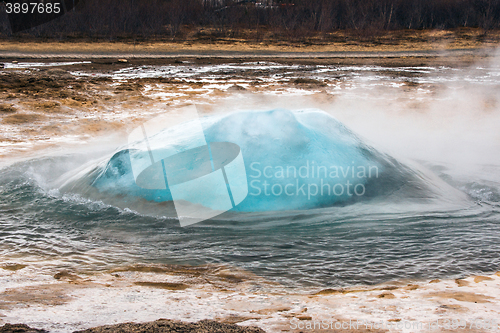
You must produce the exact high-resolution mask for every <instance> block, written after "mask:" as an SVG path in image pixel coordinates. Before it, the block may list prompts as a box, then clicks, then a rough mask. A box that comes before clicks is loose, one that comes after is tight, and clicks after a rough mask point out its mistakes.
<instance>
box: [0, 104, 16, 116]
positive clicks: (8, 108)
mask: <svg viewBox="0 0 500 333" xmlns="http://www.w3.org/2000/svg"><path fill="white" fill-rule="evenodd" d="M14 112H16V109H15V108H14V107H13V106H12V105H7V104H0V114H2V113H14Z"/></svg>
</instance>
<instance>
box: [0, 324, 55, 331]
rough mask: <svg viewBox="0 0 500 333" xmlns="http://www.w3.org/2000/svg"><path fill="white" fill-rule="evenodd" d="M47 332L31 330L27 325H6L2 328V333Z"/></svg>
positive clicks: (0, 328)
mask: <svg viewBox="0 0 500 333" xmlns="http://www.w3.org/2000/svg"><path fill="white" fill-rule="evenodd" d="M42 332H47V331H45V330H39V329H36V328H31V327H29V326H28V325H25V324H12V325H11V324H5V325H4V326H2V327H0V333H42Z"/></svg>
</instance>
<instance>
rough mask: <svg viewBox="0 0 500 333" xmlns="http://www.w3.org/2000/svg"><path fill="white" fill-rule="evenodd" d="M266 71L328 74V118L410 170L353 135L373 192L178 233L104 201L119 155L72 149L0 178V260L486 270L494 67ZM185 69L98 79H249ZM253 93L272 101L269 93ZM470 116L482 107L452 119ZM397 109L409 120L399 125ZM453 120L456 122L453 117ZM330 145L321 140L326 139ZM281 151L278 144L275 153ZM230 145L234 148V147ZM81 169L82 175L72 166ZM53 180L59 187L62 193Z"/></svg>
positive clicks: (273, 78)
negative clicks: (379, 177) (373, 171)
mask: <svg viewBox="0 0 500 333" xmlns="http://www.w3.org/2000/svg"><path fill="white" fill-rule="evenodd" d="M273 66H274V65H272V64H268V66H267V68H268V70H269V71H270V72H269V73H264V74H262V77H263V78H264V79H266V78H267V79H268V80H269V81H270V82H271V83H272V84H274V83H275V82H278V81H279V80H281V79H293V78H295V77H302V76H308V77H312V78H314V79H332V81H330V83H329V86H328V87H327V88H324V89H326V90H327V91H326V93H327V94H330V93H331V95H332V96H335V98H338V99H339V101H337V102H336V103H337V104H334V105H335V108H334V107H332V109H334V110H336V111H338V112H337V113H338V114H339V115H342V116H343V117H344V119H346V120H348V121H349V122H350V124H349V125H351V124H354V125H355V126H354V127H355V128H353V131H354V132H356V130H357V132H359V134H362V135H365V136H367V137H369V138H370V139H371V141H378V142H380V143H381V144H384V145H385V146H389V147H390V148H394V149H395V150H397V151H398V152H399V153H402V154H403V155H405V157H410V158H412V159H411V162H408V160H407V159H406V160H400V159H399V157H398V156H394V157H392V155H390V154H386V153H385V152H384V149H381V148H380V149H379V147H378V146H377V147H375V146H374V145H371V144H365V143H364V142H365V141H364V140H361V139H359V140H360V141H359V142H361V143H359V142H358V141H356V140H358V137H357V136H356V135H354V134H353V135H354V136H351V134H348V135H347V138H350V139H352V138H354V137H356V140H354V141H352V142H350V143H349V144H348V145H347V148H346V149H347V150H348V151H350V152H352V153H353V154H354V155H353V156H357V157H359V158H360V160H362V161H363V163H365V162H366V161H369V162H376V163H379V164H378V165H379V166H384V168H381V170H382V169H383V170H385V171H384V172H385V177H386V178H383V180H384V181H377V182H367V183H363V184H365V185H366V186H367V189H368V187H369V186H370V187H371V189H372V191H373V192H371V193H372V195H367V196H364V197H363V198H362V200H341V202H336V201H335V202H332V201H328V200H326V201H325V200H319V201H318V202H316V203H315V204H313V205H311V206H307V207H301V206H300V205H299V204H297V203H294V205H293V209H286V208H287V207H286V202H280V203H279V205H280V207H279V210H277V211H273V210H272V209H270V207H265V205H264V207H263V208H264V209H259V211H258V212H251V209H246V210H245V211H243V212H231V211H230V212H226V213H224V214H222V215H220V216H218V217H215V218H211V219H210V220H208V221H204V222H201V223H198V224H195V225H192V226H190V227H186V228H182V227H180V225H179V221H178V220H177V219H176V216H175V212H174V211H173V207H172V205H171V204H169V203H168V202H167V203H165V202H156V201H154V200H153V202H149V201H147V200H145V199H144V198H142V200H140V199H138V197H137V196H134V195H130V193H128V192H127V188H126V187H125V188H122V189H119V188H114V190H116V192H115V193H111V192H109V191H99V188H98V186H93V185H92V182H93V181H95V180H96V179H98V177H99V175H100V177H101V178H102V175H103V174H102V171H103V170H105V169H106V167H109V166H110V165H111V166H113V165H114V164H113V163H114V162H117V161H118V162H119V160H120V159H119V157H120V156H123V154H126V151H125V150H124V148H123V147H121V148H118V149H117V150H115V151H113V152H106V153H102V154H101V153H96V154H94V155H92V156H90V155H89V154H86V153H83V151H82V152H79V151H78V149H74V150H72V151H71V152H65V153H56V154H54V153H52V154H51V156H50V157H43V158H40V157H37V158H32V159H26V160H24V161H22V162H17V163H11V164H10V165H8V166H6V167H3V168H2V169H0V258H2V260H3V261H5V262H26V263H33V262H37V263H44V262H46V263H47V270H49V271H59V270H61V269H68V270H71V271H89V272H94V271H100V270H107V269H110V268H113V267H116V266H123V265H127V264H134V263H165V264H182V265H202V264H206V263H215V264H223V265H231V266H235V267H238V268H241V269H245V270H248V271H251V272H254V273H256V274H258V275H260V276H263V277H265V278H267V279H270V280H273V281H277V282H280V283H283V284H284V285H285V286H290V287H301V286H322V287H327V286H335V287H338V286H350V285H357V284H374V283H379V282H384V281H390V280H395V279H397V280H401V279H433V278H452V277H463V276H468V275H472V274H486V273H488V272H494V271H497V270H498V269H499V265H500V177H499V175H500V167H499V163H498V159H497V158H496V156H497V155H498V150H497V148H498V142H499V141H498V137H497V136H496V134H495V133H497V132H498V131H497V129H498V124H499V123H498V117H497V116H496V115H497V114H498V110H499V109H498V101H497V99H498V98H497V97H496V96H498V94H497V92H498V89H499V87H500V81H499V78H500V75H499V73H500V71H499V67H498V66H497V67H495V68H494V69H493V70H492V69H488V68H482V67H477V68H475V69H474V70H462V69H454V68H443V67H415V68H413V67H412V68H392V69H391V68H382V67H377V66H360V67H345V66H344V67H338V66H337V67H336V66H318V67H314V66H278V65H276V66H275V67H276V68H274V67H273ZM192 67H196V66H194V65H193V66H191V65H189V66H185V67H182V66H163V67H158V68H156V67H152V66H149V67H148V66H144V67H139V68H130V69H127V70H120V71H117V72H115V73H111V74H109V75H110V77H112V78H113V79H116V80H127V79H130V78H133V79H137V78H140V77H161V76H172V77H175V76H177V77H179V78H182V77H184V78H188V79H192V80H194V81H196V80H198V81H200V82H205V81H206V82H208V83H209V84H218V83H220V82H225V79H223V78H222V77H220V75H233V74H235V73H236V74H241V75H243V74H245V72H252V73H253V74H252V75H261V74H259V73H260V72H259V71H260V70H261V67H262V64H255V63H253V64H247V65H244V64H243V65H231V66H229V65H227V66H223V65H221V66H212V67H213V68H211V69H206V68H203V66H199V67H198V68H194V70H191V69H192ZM273 68H274V69H273ZM205 69H206V70H205ZM273 70H274V71H275V73H274V72H273ZM219 72H220V73H219ZM273 73H274V74H273ZM83 74H85V73H74V75H83ZM226 81H227V80H226ZM226 83H227V82H226ZM239 84H245V82H244V80H242V81H241V82H239ZM276 84H278V83H276ZM412 84H416V85H417V88H414V89H415V91H414V92H412V93H411V97H409V98H408V99H405V101H404V103H401V104H398V103H399V102H398V98H402V96H403V97H405V96H406V95H405V94H406V93H405V92H404V91H405V90H404V89H406V88H407V87H408V86H410V87H413V85H412ZM433 85H450V86H449V87H448V92H449V91H451V92H450V93H447V94H444V95H439V94H437V93H436V91H439V89H441V88H439V87H438V88H435V87H434V86H433ZM380 87H383V89H385V90H383V91H382V92H381V93H379V92H378V91H377V90H376V89H378V88H380ZM351 88H352V89H351ZM186 89H189V87H187V88H186ZM412 89H413V88H412ZM372 90H374V91H372ZM301 92H302V93H308V94H309V93H310V91H309V90H303V91H301ZM263 94H264V93H263ZM290 94H293V92H292V93H290ZM400 94H402V95H400ZM436 94H437V96H436ZM483 97H484V98H483ZM235 98H236V100H237V101H238V102H241V101H246V100H245V97H240V96H237V97H235ZM266 98H267V100H265V101H268V100H271V99H273V98H274V96H273V95H272V91H270V92H269V93H268V95H267V97H266ZM290 100H291V102H290V103H292V102H294V101H296V100H297V99H293V98H290ZM483 100H486V101H487V103H486V104H485V103H483ZM249 102H252V101H249ZM413 102H419V103H420V102H421V103H422V104H424V105H427V104H428V105H427V106H425V107H423V109H425V110H426V111H418V112H421V113H422V114H419V117H421V118H418V117H416V116H415V118H411V117H413V116H414V114H413V113H412V111H411V110H408V109H399V108H400V106H401V105H405V106H407V105H408V104H409V103H413ZM356 103H357V104H356ZM426 103H427V104H426ZM254 104H258V103H256V102H254ZM380 105H382V107H381V106H380ZM353 106H356V107H353ZM358 106H359V107H358ZM380 108H382V109H384V112H385V108H387V109H388V111H387V112H386V113H387V114H388V115H387V114H384V117H379V118H382V119H383V121H380V119H379V120H377V118H376V117H375V116H373V115H374V114H376V115H379V116H380V114H382V113H377V112H378V111H377V110H379V111H380ZM476 109H478V110H479V111H481V112H483V111H484V112H483V113H480V114H477V115H476V114H473V115H472V116H471V117H470V118H467V117H465V116H464V117H461V115H464V114H465V113H466V112H465V111H467V112H468V111H470V110H473V111H474V110H476ZM429 110H430V111H429ZM479 111H478V112H479ZM425 112H428V113H429V114H425ZM471 112H472V111H471ZM403 113H404V114H410V115H411V117H410V116H409V117H408V118H404V117H402V116H401V114H403ZM436 114H437V115H439V117H437V116H436ZM457 114H460V117H454V116H455V115H457ZM350 117H351V118H350ZM371 117H373V120H372V118H371ZM457 118H458V120H457ZM422 119H423V120H422ZM436 119H437V120H436ZM471 119H473V120H477V123H474V122H473V121H471ZM450 123H452V124H451V125H450ZM340 124H342V121H340ZM408 124H411V125H412V126H413V125H414V127H415V128H416V130H414V132H411V131H409V130H408V129H409V128H413V127H412V126H409V125H408ZM244 125H247V123H244ZM400 125H401V126H400ZM231 128H233V126H231ZM249 128H250V127H249ZM429 128H431V129H434V130H436V129H437V130H436V132H438V134H435V133H434V132H432V131H430V130H429ZM233 129H234V128H233ZM439 129H443V131H442V132H440V131H439ZM444 129H446V130H444ZM357 132H356V133H357ZM221 133H222V134H221ZM224 133H226V134H227V133H229V131H228V132H217V131H215V132H214V133H213V136H214V137H215V136H216V134H219V135H222V136H224V135H225V134H224ZM349 133H350V132H349ZM314 135H315V133H313V134H311V135H310V137H314ZM281 138H284V137H283V136H282V137H281ZM294 138H296V137H295V136H294V135H290V136H288V140H292V139H294ZM401 138H406V140H403V139H401ZM225 139H228V138H225ZM337 139H338V138H334V137H327V138H322V141H321V140H320V141H321V142H322V143H326V144H330V143H331V142H332V141H335V140H337ZM353 142H354V143H353ZM274 143H276V142H274ZM289 143H290V142H288V143H287V142H281V143H280V144H281V145H282V148H283V149H285V148H286V147H287V146H290V145H289ZM417 143H418V144H417ZM298 144H300V142H299V143H298ZM240 145H241V146H242V147H243V148H244V146H245V145H244V140H243V141H242V142H240ZM264 146H265V144H264ZM318 147H319V146H316V147H315V149H318V154H320V149H319V148H318ZM360 147H362V148H363V149H365V150H364V153H362V150H363V149H361V148H360ZM436 147H438V148H442V149H441V150H438V149H437V148H436ZM327 148H328V147H327ZM436 152H438V153H436ZM116 154H118V155H116ZM120 154H121V155H120ZM38 155H40V154H38ZM257 155H258V154H257ZM257 155H256V156H257ZM435 155H438V156H437V157H439V158H437V157H436V156H435ZM113 156H115V157H114V158H113ZM294 156H296V155H294ZM274 157H276V156H273V158H274ZM258 158H259V161H261V162H264V161H265V159H263V158H264V157H263V156H260V155H259V156H258ZM304 159H305V160H307V159H309V157H305V158H302V159H299V162H297V160H296V161H295V163H298V164H296V166H300V165H301V164H300V163H303V162H304ZM321 159H322V161H323V160H324V158H323V157H321ZM125 160H127V159H125ZM292 160H293V159H289V160H287V161H286V163H285V164H286V165H289V164H290V163H291V162H290V161H292ZM347 160H352V158H351V156H350V157H349V159H346V161H347ZM462 160H466V161H472V162H473V163H474V168H471V169H468V168H465V167H464V168H462V165H461V164H460V162H457V161H462ZM281 162H283V161H281ZM281 162H280V163H281ZM344 162H345V161H344ZM110 163H111V164H110ZM283 163H284V162H283ZM345 163H347V162H345ZM4 164H5V163H4ZM84 164H88V166H86V167H83V168H82V165H84ZM114 166H116V165H114ZM247 167H249V165H247ZM61 176H62V178H64V181H68V178H69V179H71V181H70V182H69V183H68V182H66V186H62V184H63V183H64V181H61ZM68 184H71V185H72V186H67V185H68ZM113 184H114V182H111V185H112V186H114V185H113ZM94 185H96V184H94ZM101 190H102V188H101ZM260 199H265V198H260ZM261 202H263V201H261ZM261 202H259V203H261ZM251 206H252V205H250V206H249V207H251Z"/></svg>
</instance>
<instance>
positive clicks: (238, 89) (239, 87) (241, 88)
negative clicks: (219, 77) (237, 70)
mask: <svg viewBox="0 0 500 333" xmlns="http://www.w3.org/2000/svg"><path fill="white" fill-rule="evenodd" d="M245 90H246V89H245V88H243V87H242V86H239V85H237V84H235V85H232V86H231V87H229V88H228V89H227V91H245Z"/></svg>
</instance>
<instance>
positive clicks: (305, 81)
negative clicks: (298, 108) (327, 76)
mask: <svg viewBox="0 0 500 333" xmlns="http://www.w3.org/2000/svg"><path fill="white" fill-rule="evenodd" d="M292 82H293V83H294V84H303V85H313V86H320V87H324V86H326V83H324V82H322V81H319V80H315V79H307V78H298V79H295V80H293V81H292Z"/></svg>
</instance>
